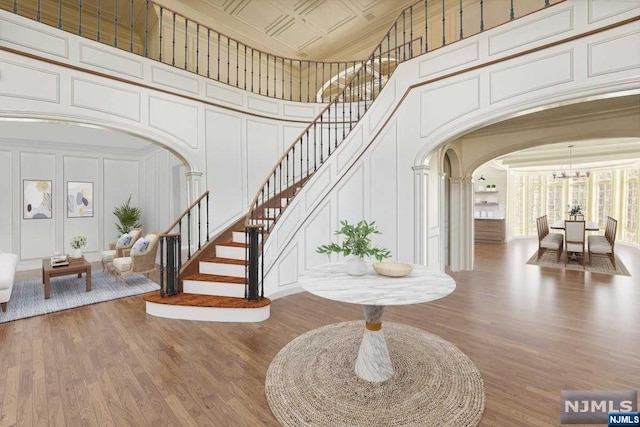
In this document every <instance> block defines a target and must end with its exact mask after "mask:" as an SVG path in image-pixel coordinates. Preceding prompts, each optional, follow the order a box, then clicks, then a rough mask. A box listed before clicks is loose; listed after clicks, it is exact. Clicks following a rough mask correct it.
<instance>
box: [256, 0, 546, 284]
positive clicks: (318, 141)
mask: <svg viewBox="0 0 640 427" xmlns="http://www.w3.org/2000/svg"><path fill="white" fill-rule="evenodd" d="M449 3H451V2H450V1H449ZM454 3H456V2H454ZM485 3H487V4H486V5H485ZM488 3H489V2H485V1H483V0H480V1H479V2H472V3H471V4H469V3H467V6H466V7H467V11H468V8H470V7H472V6H477V7H478V9H477V10H474V12H477V14H476V15H477V18H478V23H477V24H479V25H478V26H477V28H474V30H477V31H475V32H474V31H468V32H466V33H465V32H464V31H463V24H464V22H465V21H464V19H463V2H462V0H460V1H459V10H458V12H459V17H460V20H459V21H457V20H451V19H449V20H447V14H446V12H447V9H446V5H445V0H423V1H420V2H417V3H415V4H413V5H411V6H409V7H408V8H406V9H404V10H403V11H402V12H401V13H400V15H399V16H398V18H397V19H396V20H395V22H394V23H393V24H392V25H391V27H390V28H389V30H388V31H387V33H386V34H385V35H384V37H383V38H382V40H381V41H380V43H378V45H377V46H376V47H375V48H374V49H373V52H372V53H371V55H370V56H369V58H368V59H367V60H365V61H364V62H362V63H361V64H353V65H352V67H351V69H350V70H348V73H345V76H346V75H348V78H345V80H344V81H343V82H340V81H339V80H338V81H336V85H337V86H336V87H337V88H339V90H338V91H337V93H336V94H335V96H333V97H332V99H331V101H330V102H329V104H328V105H327V106H326V107H325V108H324V109H323V110H322V111H321V112H320V114H319V115H318V116H317V117H316V118H315V119H314V120H313V122H311V124H310V125H309V126H307V128H306V129H305V130H304V131H303V132H302V134H301V135H300V136H298V138H296V140H295V141H294V142H293V143H292V144H291V145H290V146H289V148H288V149H287V150H286V151H285V152H284V154H283V155H282V156H281V157H280V159H279V160H278V161H277V163H276V165H275V166H274V168H273V169H272V170H271V172H270V173H269V174H268V175H267V178H266V179H265V180H264V181H263V183H262V184H261V185H260V187H259V190H258V192H257V193H256V195H255V197H254V198H253V201H252V202H251V204H250V205H249V213H248V214H247V217H246V220H245V230H246V234H247V237H246V239H247V242H248V243H249V244H250V245H249V251H248V255H247V256H248V259H247V266H249V265H251V266H254V268H247V273H246V274H247V281H248V288H247V289H248V290H251V289H257V288H258V287H264V274H265V271H264V257H263V251H262V249H263V247H264V244H265V242H266V240H267V239H268V238H269V234H270V232H271V230H272V229H273V227H274V226H275V224H276V223H277V221H278V219H279V218H280V217H281V215H282V212H283V211H284V210H285V209H286V206H288V205H289V201H288V200H289V199H290V198H292V197H294V196H295V193H296V191H297V189H298V188H300V187H301V186H302V185H303V184H304V183H305V181H306V180H307V179H309V177H311V176H312V175H313V174H314V173H315V172H316V171H317V170H318V169H319V168H320V167H321V166H322V165H323V164H324V163H325V162H326V161H327V159H328V158H329V157H330V156H331V154H332V153H334V152H335V151H336V150H337V149H338V146H339V145H340V144H341V143H342V141H344V139H345V138H346V136H347V135H349V133H350V132H351V130H352V129H353V128H354V126H355V125H356V124H357V123H358V122H359V121H360V119H361V118H362V117H363V116H364V114H365V113H366V112H367V111H368V110H369V109H370V108H371V105H372V104H373V102H374V101H375V99H376V98H377V96H378V95H379V94H380V92H381V90H382V88H383V87H384V86H385V84H386V83H387V81H388V80H389V78H390V77H391V75H392V74H393V72H394V71H395V69H396V67H397V66H398V65H399V64H400V63H402V62H404V61H407V60H409V59H412V58H413V57H414V56H418V55H421V54H423V53H426V52H429V51H430V50H433V44H431V45H430V41H431V42H433V41H434V38H433V34H434V30H433V22H438V21H440V18H441V27H440V28H441V31H442V40H441V44H438V45H437V46H436V47H441V46H444V45H446V44H447V43H451V42H455V41H458V40H462V39H463V38H464V37H465V35H466V36H469V35H472V34H476V33H478V32H482V31H485V30H487V29H489V28H490V27H494V26H496V25H499V24H502V23H503V22H497V21H495V22H494V19H493V17H492V21H491V22H490V24H491V25H490V27H489V26H487V25H486V24H487V22H486V21H485V12H486V8H487V7H488V6H489V4H488ZM515 3H516V0H510V2H509V11H508V13H509V20H513V19H515V16H516V15H515ZM518 3H519V4H520V5H523V4H524V5H527V4H528V5H529V6H530V5H531V4H534V3H538V5H537V9H535V8H534V10H539V9H543V8H545V7H548V6H550V4H551V2H550V1H549V0H535V1H528V3H525V2H522V1H518ZM554 3H558V2H557V1H555V2H554ZM534 10H525V11H524V12H525V13H531V12H533V11H534ZM438 12H440V14H441V15H440V17H438V16H437V13H438ZM434 14H435V15H436V16H434ZM419 16H422V19H417V17H419ZM425 16H426V17H428V19H425V18H424V17H425ZM450 16H451V15H450ZM434 19H435V21H434ZM450 21H453V22H450ZM505 22H508V20H507V21H505ZM447 23H448V24H449V27H447ZM451 26H453V27H454V28H458V27H459V32H458V37H456V38H455V39H454V40H449V41H448V40H447V34H449V33H451V31H450V30H451ZM448 30H449V31H448ZM420 35H423V36H424V38H423V37H422V36H420ZM430 36H431V37H430ZM281 199H285V200H287V201H286V202H285V203H281V202H280V200H281ZM256 236H257V237H256ZM252 245H255V248H253V249H252V247H251V246H252ZM253 256H257V257H258V259H251V257H253ZM255 266H258V267H259V268H257V269H256V268H255ZM262 293H263V292H262Z"/></svg>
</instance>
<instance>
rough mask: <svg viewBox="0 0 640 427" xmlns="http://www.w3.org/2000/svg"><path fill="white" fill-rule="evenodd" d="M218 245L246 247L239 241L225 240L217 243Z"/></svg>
mask: <svg viewBox="0 0 640 427" xmlns="http://www.w3.org/2000/svg"><path fill="white" fill-rule="evenodd" d="M218 246H232V247H234V248H246V247H247V244H246V243H240V242H226V243H218Z"/></svg>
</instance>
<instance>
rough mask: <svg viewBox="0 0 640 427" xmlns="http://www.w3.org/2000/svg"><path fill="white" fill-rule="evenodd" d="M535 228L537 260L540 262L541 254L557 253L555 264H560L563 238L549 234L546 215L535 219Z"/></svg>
mask: <svg viewBox="0 0 640 427" xmlns="http://www.w3.org/2000/svg"><path fill="white" fill-rule="evenodd" d="M536 226H537V227H538V260H540V257H541V256H542V254H543V252H546V251H548V250H549V251H556V252H557V254H558V257H557V262H560V255H561V254H562V247H563V245H564V237H563V236H562V234H560V233H549V223H548V221H547V216H546V215H543V216H541V217H538V218H537V219H536Z"/></svg>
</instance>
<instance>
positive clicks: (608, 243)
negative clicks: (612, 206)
mask: <svg viewBox="0 0 640 427" xmlns="http://www.w3.org/2000/svg"><path fill="white" fill-rule="evenodd" d="M617 231H618V221H617V220H615V219H613V218H611V217H610V216H608V217H607V226H606V228H605V231H604V236H603V235H601V234H597V235H592V236H589V237H588V239H587V243H588V250H589V265H591V259H592V256H593V254H598V255H601V254H602V255H607V256H609V257H610V258H611V263H612V264H613V268H617V267H616V254H615V250H614V246H615V242H616V233H617Z"/></svg>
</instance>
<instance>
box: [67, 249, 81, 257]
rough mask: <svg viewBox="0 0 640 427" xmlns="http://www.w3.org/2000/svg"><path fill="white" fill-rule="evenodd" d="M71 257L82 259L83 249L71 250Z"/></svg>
mask: <svg viewBox="0 0 640 427" xmlns="http://www.w3.org/2000/svg"><path fill="white" fill-rule="evenodd" d="M69 256H70V257H71V258H82V249H71V253H70V254H69Z"/></svg>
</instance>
